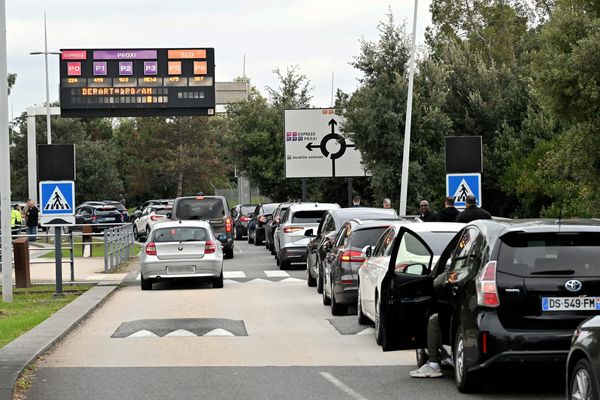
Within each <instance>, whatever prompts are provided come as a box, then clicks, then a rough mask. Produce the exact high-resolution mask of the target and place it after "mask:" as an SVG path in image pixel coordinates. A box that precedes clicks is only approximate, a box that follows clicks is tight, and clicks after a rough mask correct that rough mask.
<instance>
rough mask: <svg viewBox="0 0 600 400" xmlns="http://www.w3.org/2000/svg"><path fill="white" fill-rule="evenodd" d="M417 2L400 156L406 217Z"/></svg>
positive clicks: (416, 2)
mask: <svg viewBox="0 0 600 400" xmlns="http://www.w3.org/2000/svg"><path fill="white" fill-rule="evenodd" d="M418 6H419V0H415V16H414V20H413V34H412V50H411V53H410V63H409V73H408V99H407V100H406V123H405V127H404V152H403V154H402V177H401V181H400V209H399V210H398V211H399V214H400V215H406V197H407V196H408V161H409V157H410V129H411V120H412V98H413V80H414V76H415V55H416V46H417V8H418Z"/></svg>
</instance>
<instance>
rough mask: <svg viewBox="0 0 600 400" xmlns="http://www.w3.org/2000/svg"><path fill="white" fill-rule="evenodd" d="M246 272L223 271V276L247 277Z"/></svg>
mask: <svg viewBox="0 0 600 400" xmlns="http://www.w3.org/2000/svg"><path fill="white" fill-rule="evenodd" d="M245 277H246V274H245V273H244V271H223V278H227V279H232V278H245Z"/></svg>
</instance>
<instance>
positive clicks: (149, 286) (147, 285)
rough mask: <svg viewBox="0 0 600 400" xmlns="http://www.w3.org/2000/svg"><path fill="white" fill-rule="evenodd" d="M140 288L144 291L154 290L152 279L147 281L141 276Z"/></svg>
mask: <svg viewBox="0 0 600 400" xmlns="http://www.w3.org/2000/svg"><path fill="white" fill-rule="evenodd" d="M140 287H141V288H142V290H152V279H145V278H144V275H140Z"/></svg>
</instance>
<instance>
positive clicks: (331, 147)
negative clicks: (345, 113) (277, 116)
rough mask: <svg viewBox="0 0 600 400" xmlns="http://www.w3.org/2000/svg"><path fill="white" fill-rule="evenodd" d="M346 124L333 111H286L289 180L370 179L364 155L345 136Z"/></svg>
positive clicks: (316, 109) (286, 169) (318, 109)
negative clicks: (360, 177) (344, 128)
mask: <svg viewBox="0 0 600 400" xmlns="http://www.w3.org/2000/svg"><path fill="white" fill-rule="evenodd" d="M344 122H345V121H344V118H342V117H341V116H339V115H337V114H336V113H335V110H333V109H322V108H315V109H303V110H285V124H284V126H285V128H284V138H283V140H284V143H285V175H286V178H331V177H353V176H367V175H370V174H369V173H368V171H366V170H365V169H364V166H363V164H362V156H361V154H360V151H358V149H357V148H356V147H355V146H354V143H353V142H352V140H351V139H349V138H348V137H345V136H348V135H346V134H342V133H341V130H340V128H341V126H343V124H344ZM349 136H350V137H351V136H352V135H351V134H350V135H349Z"/></svg>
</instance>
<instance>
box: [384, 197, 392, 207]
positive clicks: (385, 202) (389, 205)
mask: <svg viewBox="0 0 600 400" xmlns="http://www.w3.org/2000/svg"><path fill="white" fill-rule="evenodd" d="M383 208H392V200H390V199H389V198H387V197H386V198H385V199H383Z"/></svg>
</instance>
